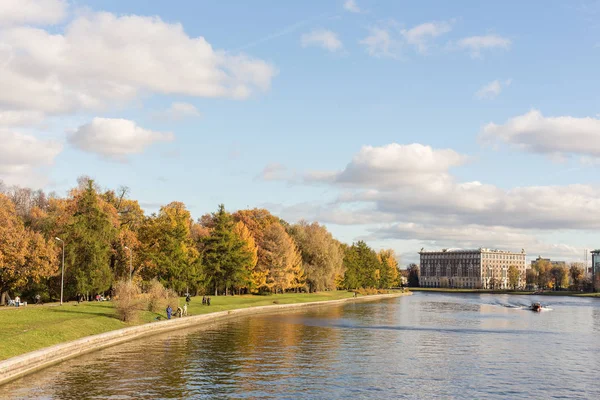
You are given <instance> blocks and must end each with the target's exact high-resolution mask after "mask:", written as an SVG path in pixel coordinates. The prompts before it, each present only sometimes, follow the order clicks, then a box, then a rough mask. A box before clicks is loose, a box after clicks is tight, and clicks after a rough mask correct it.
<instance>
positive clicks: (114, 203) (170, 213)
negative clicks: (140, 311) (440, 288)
mask: <svg viewBox="0 0 600 400" xmlns="http://www.w3.org/2000/svg"><path fill="white" fill-rule="evenodd" d="M63 245H64V265H65V277H64V279H65V283H64V290H65V299H69V298H74V297H75V296H76V295H78V294H82V295H84V296H91V295H93V294H97V293H105V292H108V291H109V290H111V289H112V287H113V285H114V283H115V282H116V281H119V280H126V279H129V277H130V275H131V276H132V278H133V280H134V281H136V282H139V283H142V284H143V283H145V282H150V281H152V280H153V279H157V280H158V281H159V282H161V283H162V284H163V285H164V286H165V287H166V288H169V289H172V290H174V291H175V292H177V293H179V294H183V293H185V292H188V291H189V292H190V293H195V294H204V293H211V294H229V293H236V294H240V293H283V292H289V291H306V292H315V291H323V290H333V289H336V288H337V289H358V288H389V287H393V286H397V285H398V283H399V271H398V262H397V260H396V256H395V254H394V252H393V251H392V250H382V251H380V252H375V251H374V250H373V249H371V248H370V247H369V246H368V245H367V244H366V243H365V242H362V241H359V242H357V243H354V244H352V245H351V246H348V245H346V244H343V243H340V242H339V241H338V240H336V239H335V238H334V237H333V236H332V235H331V233H329V232H328V231H327V229H326V228H325V227H324V226H322V225H320V224H318V223H316V222H314V223H307V222H303V221H301V222H299V223H297V224H293V225H292V224H289V223H287V222H286V221H284V220H282V219H280V218H278V217H276V216H274V215H272V214H271V213H269V211H267V210H264V209H250V210H239V211H236V212H233V213H230V212H228V211H227V210H226V209H225V207H224V206H223V205H220V206H219V207H218V209H217V210H216V211H215V212H213V213H209V214H205V215H203V216H201V217H200V218H198V219H197V220H193V219H192V216H191V214H190V212H189V211H188V210H187V209H186V207H185V205H184V204H183V203H181V202H172V203H169V204H167V205H165V206H163V207H161V208H160V211H159V212H158V213H155V214H152V215H146V214H145V213H144V211H143V210H142V208H141V207H140V205H139V203H138V202H137V201H136V200H133V199H130V198H129V191H128V189H127V188H124V187H122V188H119V189H118V190H110V189H108V190H102V189H101V188H100V187H99V186H98V185H97V184H96V183H95V182H94V181H93V180H91V179H89V178H87V177H82V178H80V179H79V180H78V186H77V187H76V188H74V189H72V190H71V191H70V192H69V194H68V195H67V196H66V197H65V198H61V197H58V196H56V195H54V194H51V195H46V194H45V193H44V192H43V191H39V190H38V191H32V190H30V189H27V188H19V187H11V188H7V187H5V186H2V185H1V182H0V293H2V294H3V299H4V295H5V294H6V293H10V294H11V295H13V296H14V295H15V294H19V295H21V296H22V297H24V298H32V297H34V296H35V295H36V294H40V295H41V296H42V298H43V299H45V300H49V299H57V298H59V296H60V276H61V262H62V261H61V260H62V259H61V257H62V250H63V247H62V246H63Z"/></svg>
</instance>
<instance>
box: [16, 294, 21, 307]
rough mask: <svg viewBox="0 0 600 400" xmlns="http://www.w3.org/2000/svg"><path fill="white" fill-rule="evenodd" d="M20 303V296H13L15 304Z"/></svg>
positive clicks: (18, 304)
mask: <svg viewBox="0 0 600 400" xmlns="http://www.w3.org/2000/svg"><path fill="white" fill-rule="evenodd" d="M20 305H21V298H20V297H19V296H15V306H17V307H19V306H20Z"/></svg>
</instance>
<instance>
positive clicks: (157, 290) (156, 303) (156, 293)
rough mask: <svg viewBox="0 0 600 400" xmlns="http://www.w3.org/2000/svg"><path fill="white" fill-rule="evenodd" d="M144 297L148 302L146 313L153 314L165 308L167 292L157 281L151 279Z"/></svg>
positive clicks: (167, 298)
mask: <svg viewBox="0 0 600 400" xmlns="http://www.w3.org/2000/svg"><path fill="white" fill-rule="evenodd" d="M146 297H147V300H148V311H152V312H154V313H155V312H159V311H161V310H164V309H165V308H167V301H168V300H169V292H168V291H167V289H165V287H164V286H163V285H162V283H160V282H159V281H158V280H156V279H152V281H150V285H149V286H148V289H147V293H146ZM171 307H172V306H171Z"/></svg>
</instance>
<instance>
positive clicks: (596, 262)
mask: <svg viewBox="0 0 600 400" xmlns="http://www.w3.org/2000/svg"><path fill="white" fill-rule="evenodd" d="M591 253H592V282H594V290H600V249H597V250H592V251H591Z"/></svg>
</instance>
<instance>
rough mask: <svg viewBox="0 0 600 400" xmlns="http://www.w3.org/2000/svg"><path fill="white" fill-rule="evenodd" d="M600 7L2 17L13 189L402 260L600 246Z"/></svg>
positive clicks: (80, 11)
mask: <svg viewBox="0 0 600 400" xmlns="http://www.w3.org/2000/svg"><path fill="white" fill-rule="evenodd" d="M599 21H600V0H572V1H568V2H566V1H553V0H544V1H541V0H538V1H527V2H523V1H516V0H515V1H502V2H500V1H495V2H492V1H488V2H477V3H474V2H467V1H453V2H449V1H446V0H437V1H433V0H422V1H419V2H408V1H402V2H400V1H391V0H388V1H384V0H354V1H352V0H319V1H317V0H311V1H308V0H307V1H291V0H290V1H276V0H269V1H268V0H255V1H252V2H242V1H232V0H221V1H215V0H212V1H210V0H205V1H192V0H189V1H183V0H182V1H177V2H164V1H158V0H156V1H148V0H143V1H142V0H130V1H127V2H123V1H117V0H70V1H68V0H2V1H0V180H1V181H3V182H4V184H5V185H19V186H27V187H32V188H36V189H37V188H41V189H44V190H45V191H48V192H52V191H54V192H56V193H58V194H60V195H64V194H66V193H67V191H68V190H69V188H71V187H74V186H75V185H76V180H77V177H78V176H81V175H87V176H90V177H92V178H93V179H95V180H96V182H97V183H98V184H99V185H101V186H102V187H106V188H117V187H119V186H127V187H129V188H130V190H131V192H130V193H131V197H132V198H134V199H138V200H139V201H140V204H141V205H142V207H143V208H144V209H145V211H146V212H147V213H152V212H156V211H158V210H159V208H160V206H161V205H165V204H168V203H169V202H171V201H183V202H184V203H185V204H186V205H187V207H188V208H189V209H190V211H191V212H192V215H193V216H194V217H195V218H197V217H200V216H201V215H202V214H205V213H207V212H211V211H214V210H216V208H217V205H218V204H220V203H224V204H225V206H226V208H227V209H229V210H236V209H241V208H253V207H264V208H267V209H269V210H270V211H271V212H273V213H274V214H276V215H278V216H280V217H282V218H284V219H286V220H288V221H289V222H296V221H298V220H300V219H305V220H308V221H318V222H320V223H322V224H325V225H326V226H327V227H328V229H329V230H330V231H331V232H332V233H333V234H334V236H336V237H337V238H338V239H340V240H342V241H344V242H346V243H352V242H353V241H356V240H366V241H367V242H368V243H369V244H370V245H371V246H372V247H374V248H375V249H379V248H392V249H394V250H395V251H396V253H397V254H398V256H399V258H400V259H401V263H409V262H414V261H418V251H419V250H420V249H421V248H425V249H429V250H433V249H440V248H448V247H459V248H479V247H487V248H498V249H504V250H515V251H521V249H525V251H526V252H527V254H528V256H529V257H530V258H535V257H537V256H538V255H541V256H543V257H551V258H553V259H560V260H568V261H582V260H583V257H584V253H585V251H586V249H588V250H589V249H594V248H600V233H599V232H600V230H599V228H600V212H599V211H600V185H599V181H600V174H599V172H600V79H598V65H600V22H599Z"/></svg>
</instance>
